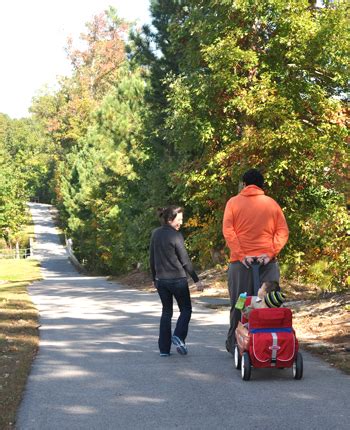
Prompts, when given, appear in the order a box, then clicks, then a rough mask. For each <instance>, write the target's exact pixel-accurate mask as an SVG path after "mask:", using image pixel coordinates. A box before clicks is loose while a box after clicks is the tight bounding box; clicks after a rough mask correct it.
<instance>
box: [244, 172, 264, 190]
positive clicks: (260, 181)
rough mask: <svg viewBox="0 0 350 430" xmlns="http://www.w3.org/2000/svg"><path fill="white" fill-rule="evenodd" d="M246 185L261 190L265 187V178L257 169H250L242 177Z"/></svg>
mask: <svg viewBox="0 0 350 430" xmlns="http://www.w3.org/2000/svg"><path fill="white" fill-rule="evenodd" d="M242 181H243V182H244V183H245V184H246V185H256V186H257V187H259V188H262V187H263V186H264V177H263V175H262V174H261V173H260V172H259V170H257V169H250V170H248V171H247V172H245V174H244V175H243V177H242Z"/></svg>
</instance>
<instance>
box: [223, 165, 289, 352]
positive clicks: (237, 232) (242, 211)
mask: <svg viewBox="0 0 350 430" xmlns="http://www.w3.org/2000/svg"><path fill="white" fill-rule="evenodd" d="M242 180H243V189H242V191H241V192H240V193H239V194H238V195H237V196H234V197H232V198H231V199H230V200H229V201H228V202H227V204H226V208H225V213H224V219H223V235H224V237H225V240H226V244H227V246H228V248H229V250H230V264H229V271H228V289H229V293H230V303H231V310H230V328H229V331H228V334H227V340H226V349H227V351H229V352H232V353H233V351H234V345H235V329H236V327H237V324H238V322H239V320H240V318H241V312H240V311H239V310H238V309H235V304H236V302H237V300H238V297H239V295H240V294H241V293H244V292H246V293H247V295H250V296H252V295H253V294H254V293H253V275H252V270H251V269H250V264H251V263H252V261H253V257H258V260H259V262H260V263H261V264H262V265H261V267H260V281H261V282H265V281H277V282H279V278H280V272H279V266H278V262H277V259H276V257H277V255H278V253H279V252H280V251H281V249H282V248H283V247H284V245H285V244H286V243H287V240H288V234H289V231H288V226H287V222H286V220H285V217H284V215H283V212H282V209H281V208H280V206H279V205H278V204H277V202H276V201H275V200H273V199H272V198H271V197H268V196H266V195H265V193H264V191H263V190H262V188H263V186H264V178H263V176H262V174H261V173H260V172H259V171H258V170H256V169H250V170H248V171H247V172H246V173H245V174H244V175H243V178H242Z"/></svg>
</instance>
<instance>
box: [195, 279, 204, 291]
mask: <svg viewBox="0 0 350 430" xmlns="http://www.w3.org/2000/svg"><path fill="white" fill-rule="evenodd" d="M195 285H196V288H197V291H203V290H204V284H203V282H202V281H198V282H196V283H195Z"/></svg>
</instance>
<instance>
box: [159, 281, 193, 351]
mask: <svg viewBox="0 0 350 430" xmlns="http://www.w3.org/2000/svg"><path fill="white" fill-rule="evenodd" d="M156 286H157V290H158V294H159V297H160V300H161V301H162V305H163V310H162V316H161V318H160V327H159V340H158V345H159V350H160V352H165V353H168V352H170V347H171V318H172V316H173V297H175V299H176V301H177V305H178V307H179V310H180V315H179V318H178V320H177V323H176V327H175V330H174V335H175V336H178V337H179V338H180V339H181V340H183V341H185V339H186V336H187V333H188V324H189V322H190V319H191V314H192V305H191V298H190V291H189V289H188V282H187V279H186V278H177V279H158V280H157V281H156Z"/></svg>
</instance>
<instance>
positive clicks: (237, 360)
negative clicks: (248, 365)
mask: <svg viewBox="0 0 350 430" xmlns="http://www.w3.org/2000/svg"><path fill="white" fill-rule="evenodd" d="M234 360H235V368H236V369H240V368H241V364H242V357H241V354H240V352H239V349H238V346H237V345H235V353H234Z"/></svg>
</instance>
